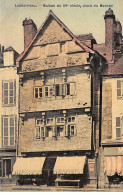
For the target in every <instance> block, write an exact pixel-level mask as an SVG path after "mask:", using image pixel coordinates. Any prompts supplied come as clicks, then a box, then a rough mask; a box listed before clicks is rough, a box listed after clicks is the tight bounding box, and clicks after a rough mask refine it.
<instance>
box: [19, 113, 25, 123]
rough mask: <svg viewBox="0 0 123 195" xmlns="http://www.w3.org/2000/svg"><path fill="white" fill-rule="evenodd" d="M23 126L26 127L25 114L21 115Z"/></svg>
mask: <svg viewBox="0 0 123 195" xmlns="http://www.w3.org/2000/svg"><path fill="white" fill-rule="evenodd" d="M20 118H21V124H22V125H24V120H25V114H20Z"/></svg>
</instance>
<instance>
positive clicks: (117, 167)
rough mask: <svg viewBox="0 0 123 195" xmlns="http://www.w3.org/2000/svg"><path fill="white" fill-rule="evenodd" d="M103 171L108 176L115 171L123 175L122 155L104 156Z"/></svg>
mask: <svg viewBox="0 0 123 195" xmlns="http://www.w3.org/2000/svg"><path fill="white" fill-rule="evenodd" d="M105 172H106V174H107V175H108V176H112V175H114V174H115V173H117V174H118V175H121V176H123V156H110V157H105Z"/></svg>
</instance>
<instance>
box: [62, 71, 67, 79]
mask: <svg viewBox="0 0 123 195" xmlns="http://www.w3.org/2000/svg"><path fill="white" fill-rule="evenodd" d="M62 75H63V81H64V82H66V81H67V77H66V70H65V69H62Z"/></svg>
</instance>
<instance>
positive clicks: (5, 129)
mask: <svg viewBox="0 0 123 195" xmlns="http://www.w3.org/2000/svg"><path fill="white" fill-rule="evenodd" d="M4 136H8V127H4Z"/></svg>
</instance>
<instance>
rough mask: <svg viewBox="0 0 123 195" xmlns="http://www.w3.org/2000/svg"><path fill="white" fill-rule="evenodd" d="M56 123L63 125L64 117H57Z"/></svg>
mask: <svg viewBox="0 0 123 195" xmlns="http://www.w3.org/2000/svg"><path fill="white" fill-rule="evenodd" d="M57 123H58V124H59V123H65V118H64V117H58V118H57Z"/></svg>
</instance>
